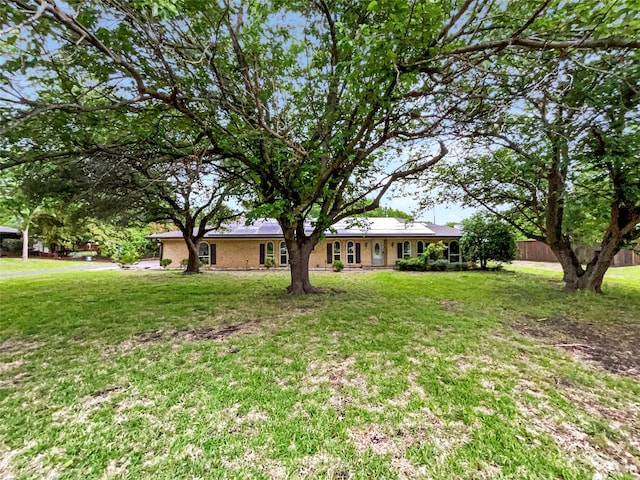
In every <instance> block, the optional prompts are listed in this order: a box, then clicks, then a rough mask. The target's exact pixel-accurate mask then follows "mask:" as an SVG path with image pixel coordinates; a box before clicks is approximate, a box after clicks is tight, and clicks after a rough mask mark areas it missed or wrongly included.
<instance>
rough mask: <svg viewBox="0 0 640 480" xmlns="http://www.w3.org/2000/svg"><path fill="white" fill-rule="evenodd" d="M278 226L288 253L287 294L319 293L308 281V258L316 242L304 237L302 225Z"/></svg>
mask: <svg viewBox="0 0 640 480" xmlns="http://www.w3.org/2000/svg"><path fill="white" fill-rule="evenodd" d="M280 226H281V228H282V232H283V234H284V241H285V243H286V244H287V250H288V251H289V272H290V275H291V284H290V285H289V286H288V287H287V292H288V293H289V294H290V295H304V294H308V293H320V291H321V290H320V289H318V288H316V287H314V286H313V285H311V281H310V280H309V257H310V256H311V251H312V250H313V247H314V246H315V244H316V243H317V240H316V239H315V237H313V236H307V235H305V233H304V226H303V224H302V223H300V224H294V225H291V224H287V223H285V222H281V223H280Z"/></svg>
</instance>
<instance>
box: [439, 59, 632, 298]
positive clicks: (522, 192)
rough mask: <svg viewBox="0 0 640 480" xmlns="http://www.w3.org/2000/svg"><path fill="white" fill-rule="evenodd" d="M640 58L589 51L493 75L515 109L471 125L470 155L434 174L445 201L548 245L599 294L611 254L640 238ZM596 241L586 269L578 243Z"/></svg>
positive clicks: (574, 282)
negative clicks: (478, 210)
mask: <svg viewBox="0 0 640 480" xmlns="http://www.w3.org/2000/svg"><path fill="white" fill-rule="evenodd" d="M639 60H640V57H638V55H637V53H636V54H633V55H632V54H626V55H619V54H618V55H613V54H599V55H595V54H592V55H588V56H584V57H583V58H581V59H579V60H578V59H574V60H573V61H563V62H561V63H560V64H559V65H557V66H556V67H554V68H553V69H549V68H548V66H544V65H542V66H538V67H532V68H531V69H530V70H528V71H527V74H526V77H525V76H518V75H517V72H516V71H514V70H512V71H511V72H509V77H508V79H507V78H506V77H505V78H499V77H496V78H494V81H493V85H494V87H495V88H500V89H502V90H504V91H505V92H506V93H507V94H508V95H507V96H506V98H509V99H510V113H509V114H506V115H500V116H497V117H494V118H491V117H488V118H485V119H483V120H482V121H478V122H474V123H473V125H472V128H471V130H472V131H471V132H470V133H469V134H468V135H469V136H470V137H472V139H471V141H470V143H469V144H468V147H469V151H468V153H467V154H466V155H462V156H461V160H460V161H457V162H451V163H450V164H448V165H446V166H442V168H441V169H440V174H439V175H438V176H437V177H436V179H437V182H438V183H439V184H440V185H443V186H442V187H441V192H442V197H443V198H444V199H447V200H461V201H463V202H465V203H467V204H469V205H473V206H481V207H484V208H486V209H488V210H489V211H491V212H493V213H495V214H498V215H500V216H501V217H502V218H503V219H505V220H507V221H508V222H509V223H511V224H512V225H513V226H514V227H516V228H517V229H518V230H520V231H521V232H522V233H523V234H524V235H526V236H527V237H528V238H532V239H536V240H539V241H542V242H544V243H546V244H547V245H549V247H550V248H551V249H552V250H553V252H554V253H555V254H556V256H557V258H558V261H559V262H560V263H561V265H562V268H563V271H564V280H565V283H566V289H567V290H570V291H573V290H593V291H596V292H600V291H601V286H602V281H603V277H604V274H605V273H606V271H607V269H608V268H609V266H610V265H611V262H612V260H613V257H614V255H615V254H616V253H617V252H618V251H619V250H620V249H621V248H622V247H623V246H625V245H626V244H629V243H630V242H633V241H634V240H636V239H638V238H640V71H639V70H638V67H637V66H638V64H639V63H638V62H639ZM514 79H515V80H514ZM593 241H597V242H599V245H600V247H599V248H598V249H597V250H596V251H595V252H594V253H593V255H592V257H591V258H589V259H588V261H587V264H586V266H583V265H582V264H581V261H580V259H579V258H578V255H577V254H576V245H577V244H578V243H580V242H593Z"/></svg>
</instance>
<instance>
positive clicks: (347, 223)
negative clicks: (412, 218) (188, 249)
mask: <svg viewBox="0 0 640 480" xmlns="http://www.w3.org/2000/svg"><path fill="white" fill-rule="evenodd" d="M312 230H313V227H312V224H311V222H308V224H307V225H305V231H306V232H307V233H311V231H312ZM326 236H327V238H340V237H398V238H405V237H421V238H423V237H424V238H441V237H447V238H452V237H454V238H455V237H461V236H462V232H461V231H460V230H458V229H457V228H452V227H446V226H443V225H434V224H431V223H423V222H407V221H406V220H405V219H402V218H393V217H370V218H349V219H345V220H341V221H340V222H338V223H336V224H335V225H333V227H332V228H331V229H330V230H328V231H327V232H326ZM148 238H152V239H158V240H163V239H172V238H182V232H180V231H179V230H175V231H173V232H166V233H158V234H155V235H150V236H149V237H148ZM205 238H282V229H281V228H280V225H278V222H277V221H276V220H275V219H273V218H267V219H263V220H256V221H254V222H253V223H251V224H249V225H245V223H244V222H236V223H231V224H228V225H225V226H224V227H222V228H221V229H218V230H212V231H210V232H208V233H207V234H206V235H205Z"/></svg>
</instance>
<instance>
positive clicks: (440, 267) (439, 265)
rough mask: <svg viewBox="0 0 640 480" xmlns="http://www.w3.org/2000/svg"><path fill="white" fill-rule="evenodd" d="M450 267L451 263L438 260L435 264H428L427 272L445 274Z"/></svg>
mask: <svg viewBox="0 0 640 480" xmlns="http://www.w3.org/2000/svg"><path fill="white" fill-rule="evenodd" d="M448 266H449V262H447V261H446V260H442V259H440V260H436V261H435V262H429V263H427V270H428V271H430V272H444V271H445V270H446V269H447V267H448Z"/></svg>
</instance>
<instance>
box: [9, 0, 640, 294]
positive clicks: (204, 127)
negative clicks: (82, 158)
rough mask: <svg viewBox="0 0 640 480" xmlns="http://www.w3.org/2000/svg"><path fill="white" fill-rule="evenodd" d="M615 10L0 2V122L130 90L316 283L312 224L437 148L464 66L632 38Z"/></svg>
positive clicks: (471, 88)
mask: <svg viewBox="0 0 640 480" xmlns="http://www.w3.org/2000/svg"><path fill="white" fill-rule="evenodd" d="M585 5H586V8H585ZM178 11H179V12H180V15H177V12H178ZM624 15H628V12H625V11H624V10H623V9H620V8H619V7H618V6H616V5H615V4H613V3H611V4H610V5H609V4H607V5H600V4H598V3H596V2H581V3H580V4H567V3H566V2H560V1H546V2H543V3H542V4H538V3H536V2H530V1H525V0H522V1H514V2H507V3H506V4H505V3H504V2H502V3H501V2H483V1H480V0H466V1H460V2H451V1H439V2H433V1H430V0H429V1H427V0H416V1H414V2H406V1H401V0H394V1H385V2H376V1H364V2H363V1H344V0H342V1H341V0H335V1H330V0H286V1H285V0H283V1H277V2H269V3H262V2H258V1H251V0H246V1H242V0H239V1H233V2H231V1H228V2H223V3H218V2H215V3H214V2H206V3H203V2H194V3H190V2H181V1H178V0H176V1H172V0H163V1H157V2H153V1H145V0H138V1H133V2H127V3H124V2H119V1H113V0H110V1H107V0H104V1H92V2H68V3H64V4H63V3H57V2H55V1H54V0H41V1H35V0H11V1H9V2H7V3H6V4H4V5H3V6H0V19H1V20H0V30H4V31H5V32H6V35H7V36H8V37H9V38H10V39H11V43H12V45H11V48H8V49H7V51H8V54H9V57H10V59H9V61H7V62H4V64H3V69H4V71H5V72H6V73H5V74H4V78H5V82H6V84H10V87H6V88H3V89H2V90H3V91H4V95H3V98H2V101H3V103H4V105H5V106H9V107H10V110H11V111H10V113H9V114H7V115H5V116H6V117H7V119H6V122H5V124H6V125H8V126H9V127H8V128H9V130H11V129H14V128H18V127H17V126H19V125H24V124H26V125H28V124H29V122H31V121H32V120H33V119H35V118H38V117H41V116H43V115H45V116H46V115H47V114H48V113H50V112H52V111H64V112H70V113H74V114H80V113H92V112H97V111H100V110H104V109H120V108H126V109H132V108H138V105H140V104H141V103H151V104H154V105H162V106H163V107H164V108H166V109H167V110H171V111H173V112H175V114H177V115H180V116H182V117H183V118H184V119H185V120H187V121H189V122H190V123H191V125H192V127H193V128H194V129H198V130H199V131H200V132H201V133H202V135H203V136H204V137H206V138H207V139H208V141H209V142H210V145H211V149H212V150H211V153H212V154H215V155H219V156H221V157H223V158H226V159H229V162H228V163H227V167H228V168H233V169H234V170H236V171H238V172H242V178H243V181H244V182H246V183H247V184H248V185H250V186H251V187H252V192H253V193H252V195H251V196H250V197H248V198H247V199H246V204H247V205H248V206H249V208H250V211H249V217H250V218H251V217H260V216H273V217H275V218H277V220H278V222H279V223H280V226H281V227H282V230H283V234H284V238H285V242H286V244H287V248H288V250H289V258H290V263H291V285H290V286H289V291H290V292H291V293H294V294H298V293H303V292H313V291H315V289H314V288H313V286H312V285H311V283H310V282H309V275H308V259H309V254H310V252H311V250H312V249H313V247H314V245H315V244H316V243H317V242H318V240H319V239H320V237H321V236H322V235H323V233H324V231H325V230H326V229H327V228H328V227H329V226H330V225H331V224H333V223H335V222H336V221H339V220H340V219H343V218H345V217H347V216H350V215H354V214H358V213H364V212H366V211H368V210H373V209H375V208H377V207H378V205H379V202H380V199H381V198H382V197H383V196H384V195H385V194H386V193H387V192H388V190H389V189H390V188H391V187H392V186H393V185H394V184H397V183H398V182H402V181H406V180H408V179H411V178H414V177H415V176H417V175H418V174H420V173H421V172H423V171H425V170H426V169H428V168H429V167H430V166H432V165H434V164H435V163H437V162H438V161H439V160H440V159H442V158H443V157H444V156H445V155H446V153H447V149H446V147H445V145H444V143H442V142H441V143H440V144H439V146H438V144H437V143H435V144H431V145H427V144H425V142H424V139H429V138H435V137H436V136H441V135H443V133H444V132H445V130H446V129H447V128H448V127H449V126H450V125H451V124H452V122H457V121H459V119H465V118H469V117H473V116H475V115H478V114H480V113H481V110H479V108H480V107H483V104H482V102H477V101H476V99H477V98H478V97H482V96H483V95H484V93H485V92H484V90H483V85H482V82H476V81H475V79H474V77H473V76H469V75H467V74H468V72H470V71H472V70H474V69H483V68H486V67H487V65H488V62H489V61H490V60H492V59H495V58H497V57H498V56H500V55H502V53H503V52H504V51H507V50H513V49H518V50H525V51H529V50H541V51H544V50H555V51H558V52H560V53H559V55H562V56H567V55H570V54H571V52H572V51H574V50H579V49H584V48H614V47H623V48H637V47H638V46H640V42H639V41H638V40H637V39H636V38H635V37H634V36H633V35H627V34H629V31H627V30H628V28H629V27H628V25H629V22H626V23H625V22H621V19H623V18H622V17H623V16H624ZM623 20H624V19H623ZM632 20H633V19H632ZM633 21H635V22H636V24H637V21H636V20H633ZM634 25H635V24H634ZM18 27H19V28H18ZM607 28H608V29H609V30H608V32H609V33H604V32H606V31H607V30H606V29H607ZM18 31H19V32H20V35H18V34H17V33H16V32H18ZM633 32H634V31H631V33H633ZM625 35H627V36H628V37H630V39H628V38H625V37H624V36H625ZM548 61H551V62H555V61H556V55H555V54H554V55H550V56H549V59H548ZM16 77H19V80H20V81H14V80H16ZM16 86H18V87H16ZM460 91H463V92H465V94H464V95H456V92H460ZM11 107H13V108H11ZM14 147H15V145H14ZM21 147H24V148H23V149H27V150H28V146H25V145H23V144H19V145H18V147H17V149H18V151H19V150H20V149H21ZM400 148H403V152H402V153H400V152H399V149H400ZM19 153H24V152H19ZM16 155H17V154H16V152H15V150H12V154H11V155H10V156H8V157H7V158H8V159H7V160H6V162H5V165H8V164H11V163H12V162H15V161H16V160H12V158H18V160H17V161H23V160H22V158H23V157H20V156H19V155H18V156H17V157H16ZM47 155H49V156H51V155H55V153H51V152H47ZM314 206H315V207H319V215H318V218H317V219H315V221H314V223H313V224H311V225H308V224H307V220H308V217H309V213H310V212H311V210H312V209H313V208H314Z"/></svg>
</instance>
